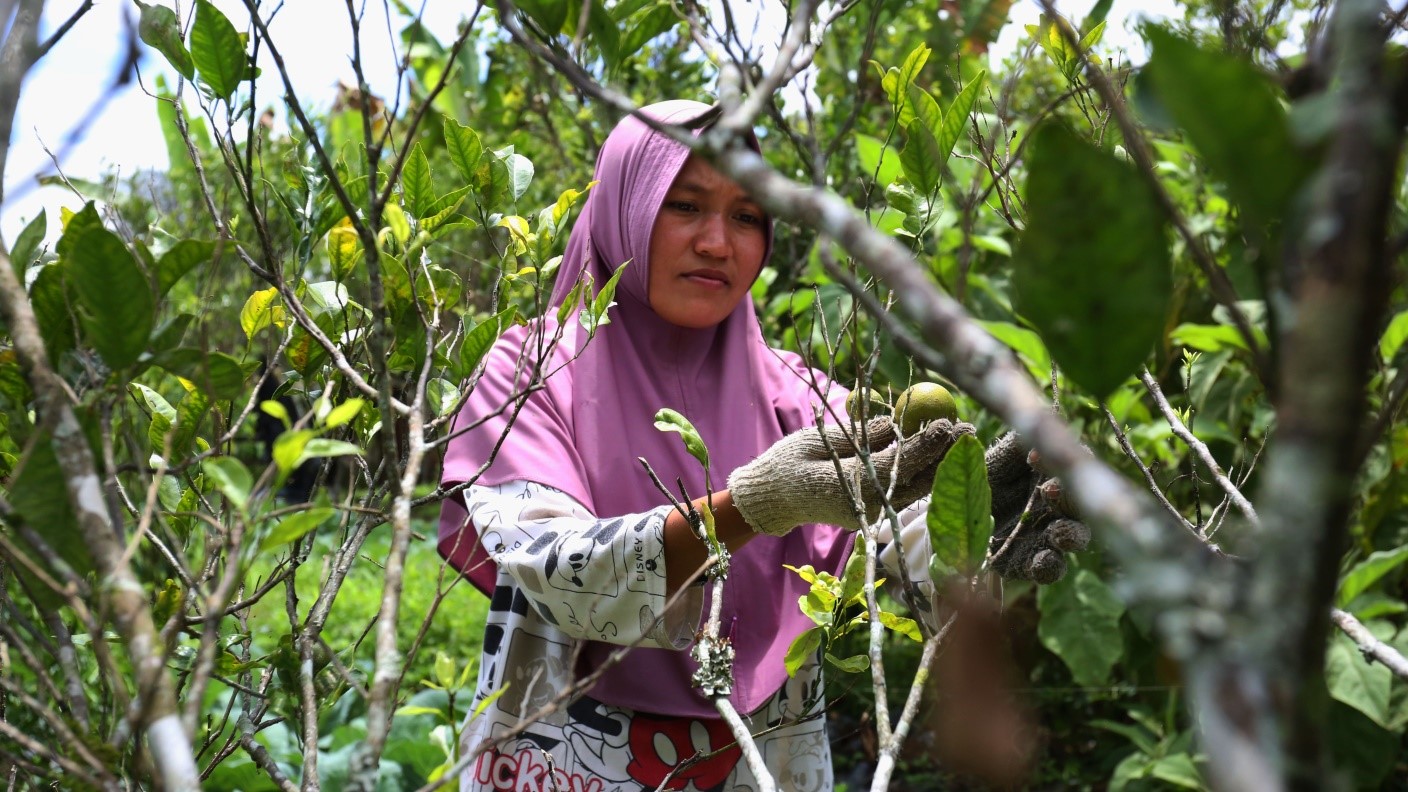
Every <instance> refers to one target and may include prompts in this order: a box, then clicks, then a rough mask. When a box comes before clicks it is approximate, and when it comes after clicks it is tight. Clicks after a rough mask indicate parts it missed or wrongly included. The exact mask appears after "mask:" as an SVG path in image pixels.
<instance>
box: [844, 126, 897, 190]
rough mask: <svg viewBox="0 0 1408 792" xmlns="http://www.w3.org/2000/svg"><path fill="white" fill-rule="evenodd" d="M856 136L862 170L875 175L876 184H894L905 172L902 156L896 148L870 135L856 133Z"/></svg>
mask: <svg viewBox="0 0 1408 792" xmlns="http://www.w3.org/2000/svg"><path fill="white" fill-rule="evenodd" d="M855 138H856V156H858V157H859V158H860V168H861V171H862V172H864V173H865V174H866V175H867V176H870V177H873V178H874V179H875V183H876V184H880V185H888V184H894V182H895V180H896V179H898V178H899V177H900V173H902V172H903V170H902V166H901V165H900V158H899V157H898V156H897V155H896V154H895V152H894V150H893V149H891V148H889V147H888V146H886V145H885V144H884V143H882V142H881V141H880V140H879V139H878V138H874V137H871V136H870V135H856V136H855Z"/></svg>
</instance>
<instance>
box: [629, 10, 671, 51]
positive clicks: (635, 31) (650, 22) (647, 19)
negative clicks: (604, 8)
mask: <svg viewBox="0 0 1408 792" xmlns="http://www.w3.org/2000/svg"><path fill="white" fill-rule="evenodd" d="M680 22H681V19H680V16H679V14H678V13H676V12H675V9H674V8H672V7H671V6H670V4H669V3H657V4H655V5H654V6H651V7H650V8H648V9H645V10H643V11H640V12H639V13H637V14H635V15H634V16H632V17H631V18H630V20H629V23H630V24H628V25H625V26H623V27H622V30H623V31H624V35H623V36H622V38H621V56H622V57H623V58H628V57H630V56H631V55H634V54H636V53H638V52H640V51H641V50H642V49H644V48H645V45H646V44H647V43H648V42H649V41H650V40H651V39H653V38H655V37H656V36H659V35H660V34H662V33H664V32H666V31H668V30H669V29H670V28H673V27H674V26H675V25H678V24H680Z"/></svg>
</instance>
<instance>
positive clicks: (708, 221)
mask: <svg viewBox="0 0 1408 792" xmlns="http://www.w3.org/2000/svg"><path fill="white" fill-rule="evenodd" d="M766 229H767V219H766V215H764V214H763V211H762V209H760V208H759V207H758V205H757V204H756V203H754V202H753V200H752V199H751V198H749V197H748V194H747V193H745V192H743V188H742V187H739V186H738V185H737V184H734V183H733V182H732V181H730V180H729V179H728V178H727V177H726V176H724V175H723V174H722V173H719V172H718V171H716V170H714V168H713V166H711V165H710V164H709V163H707V162H705V161H704V160H702V159H699V158H697V157H694V156H691V157H690V158H689V159H688V160H686V161H685V164H684V168H683V169H681V170H680V173H679V176H676V177H675V181H674V184H671V185H670V189H669V191H668V192H666V193H665V200H664V202H663V203H662V204H661V206H660V212H659V214H657V215H656V216H655V227H654V230H653V231H652V232H651V236H650V278H649V280H650V294H649V296H650V307H651V308H653V309H655V313H657V314H659V315H660V317H661V318H663V319H664V320H665V321H667V322H669V323H671V324H674V325H678V326H680V327H689V328H695V329H699V328H705V327H713V326H714V325H716V324H718V323H719V322H722V321H723V320H724V319H725V318H727V317H728V315H729V314H730V313H732V312H733V309H734V306H736V305H738V301H739V300H741V299H743V297H744V296H745V295H746V294H747V293H748V289H749V287H750V286H752V285H753V280H754V279H755V278H756V277H758V270H759V269H760V268H761V267H762V266H763V252H764V251H765V250H766V249H767V230H766Z"/></svg>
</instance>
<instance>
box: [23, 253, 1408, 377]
mask: <svg viewBox="0 0 1408 792" xmlns="http://www.w3.org/2000/svg"><path fill="white" fill-rule="evenodd" d="M15 247H19V245H18V244H16V245H15ZM1404 341H1408V311H1399V312H1398V314H1396V315H1395V316H1394V317H1393V320H1392V321H1390V322H1389V323H1388V328H1387V329H1386V330H1384V334H1383V337H1382V338H1380V339H1379V356H1380V357H1382V358H1383V360H1384V365H1386V366H1387V365H1391V364H1392V363H1393V359H1394V358H1396V357H1398V350H1400V349H1402V348H1403V342H1404Z"/></svg>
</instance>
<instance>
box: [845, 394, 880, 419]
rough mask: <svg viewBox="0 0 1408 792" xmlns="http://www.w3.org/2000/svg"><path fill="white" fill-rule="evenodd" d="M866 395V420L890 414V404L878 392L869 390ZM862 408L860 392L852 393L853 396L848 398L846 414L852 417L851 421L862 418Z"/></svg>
mask: <svg viewBox="0 0 1408 792" xmlns="http://www.w3.org/2000/svg"><path fill="white" fill-rule="evenodd" d="M866 393H867V397H866V399H865V416H864V418H865V419H866V420H869V419H871V418H874V417H876V416H877V415H889V414H890V404H889V402H887V401H885V397H883V396H881V395H880V394H879V393H878V392H876V391H874V390H868V391H866ZM860 408H861V398H860V391H858V390H853V391H851V395H849V396H847V397H846V414H847V415H849V416H851V420H853V421H859V420H861V418H862V416H861V414H860Z"/></svg>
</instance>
